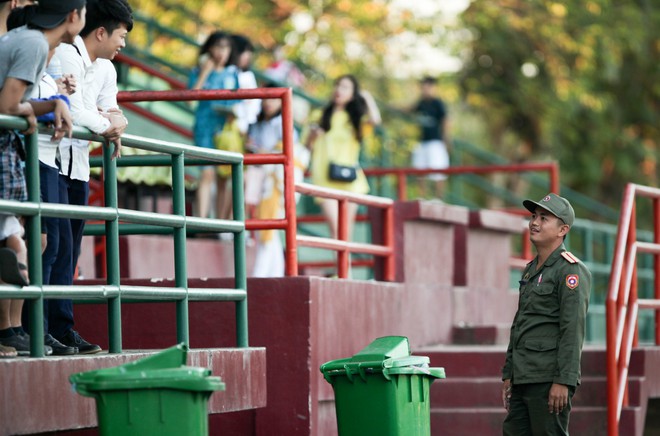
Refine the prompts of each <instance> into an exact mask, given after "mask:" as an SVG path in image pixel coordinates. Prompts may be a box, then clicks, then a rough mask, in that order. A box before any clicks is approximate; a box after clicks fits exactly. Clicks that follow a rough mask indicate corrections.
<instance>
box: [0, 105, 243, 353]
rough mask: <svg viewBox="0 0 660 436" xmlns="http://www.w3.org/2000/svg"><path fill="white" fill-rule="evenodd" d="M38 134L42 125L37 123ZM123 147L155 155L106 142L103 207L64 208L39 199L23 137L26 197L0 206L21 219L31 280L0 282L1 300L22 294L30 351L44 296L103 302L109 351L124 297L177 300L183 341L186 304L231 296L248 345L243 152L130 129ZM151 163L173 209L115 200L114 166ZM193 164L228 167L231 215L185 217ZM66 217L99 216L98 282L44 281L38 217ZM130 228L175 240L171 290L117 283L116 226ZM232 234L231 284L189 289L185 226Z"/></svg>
mask: <svg viewBox="0 0 660 436" xmlns="http://www.w3.org/2000/svg"><path fill="white" fill-rule="evenodd" d="M0 128H6V129H16V130H19V131H20V130H24V129H26V128H27V122H26V121H25V120H24V119H23V118H17V117H8V116H3V115H0ZM41 133H47V130H44V129H41ZM74 137H76V138H80V139H86V140H91V141H99V142H103V138H102V137H100V136H97V135H94V134H92V133H90V132H89V131H87V130H85V129H80V128H76V129H75V130H74ZM122 144H123V145H124V146H127V147H134V148H139V149H142V150H148V151H153V152H157V153H161V154H159V155H156V156H130V157H125V158H120V159H118V160H115V159H112V158H111V155H112V151H111V150H110V149H109V147H104V148H103V158H102V159H103V175H104V177H103V182H104V190H105V202H106V203H105V207H92V206H71V205H62V204H49V203H41V201H40V190H39V159H38V142H37V134H32V135H27V136H26V137H25V146H26V152H27V160H26V177H27V187H28V201H27V202H24V203H21V202H16V201H8V200H0V211H2V212H9V213H13V214H16V215H21V216H24V217H25V218H26V234H27V241H28V265H29V276H30V285H29V286H26V287H23V288H18V287H15V286H9V285H0V298H12V299H25V300H27V303H28V311H29V314H30V326H29V327H30V332H31V341H30V354H31V356H33V357H42V356H43V355H44V343H43V340H42V338H43V336H44V329H43V299H44V298H72V299H76V300H80V299H85V300H90V301H96V302H104V301H105V302H107V305H108V331H109V351H110V352H111V353H121V351H122V338H121V303H122V302H130V301H143V300H151V301H173V302H175V304H176V319H177V342H184V343H186V344H188V343H189V330H188V302H190V301H233V302H235V304H236V342H237V346H239V347H247V346H248V326H247V272H246V255H245V237H246V236H245V210H244V199H243V156H242V155H241V154H238V153H231V152H225V151H219V150H210V149H204V148H200V147H194V146H189V145H183V144H176V143H172V142H165V141H157V140H153V139H148V138H142V137H138V136H133V135H124V136H123V137H122ZM145 158H146V159H148V160H149V161H150V162H151V164H152V165H155V164H158V165H168V166H171V167H172V190H173V214H171V215H168V214H158V213H149V212H141V211H134V210H127V209H121V208H119V207H118V206H117V180H116V169H117V165H118V164H119V165H143V164H144V162H143V161H144V159H145ZM193 164H205V165H218V164H229V165H231V169H232V182H233V188H232V196H233V213H234V220H233V221H231V220H214V219H205V218H195V217H189V216H186V215H185V191H184V166H185V165H193ZM42 216H46V217H56V218H73V219H85V220H101V221H104V222H105V224H104V227H105V229H104V230H105V231H104V233H103V234H104V235H105V238H106V259H107V264H106V267H107V279H106V282H107V283H106V284H105V285H83V286H80V285H76V286H52V285H44V284H43V278H42V263H41V238H40V234H41V217H42ZM124 227H125V228H126V229H127V230H129V231H131V232H133V233H145V234H149V233H154V230H155V229H158V231H157V232H158V233H171V234H172V235H173V238H174V271H175V286H174V288H162V287H151V286H126V285H122V284H121V282H120V271H119V235H120V233H123V232H122V229H123V228H124ZM187 231H199V232H231V233H234V277H235V279H234V280H235V281H234V286H235V288H234V289H222V288H217V289H211V288H199V289H194V288H189V287H188V276H187V265H186V232H187Z"/></svg>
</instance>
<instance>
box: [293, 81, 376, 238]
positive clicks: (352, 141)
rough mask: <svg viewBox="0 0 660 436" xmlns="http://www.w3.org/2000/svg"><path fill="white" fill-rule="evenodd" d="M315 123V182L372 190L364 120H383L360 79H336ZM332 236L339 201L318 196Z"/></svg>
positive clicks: (351, 210)
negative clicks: (363, 159) (363, 152)
mask: <svg viewBox="0 0 660 436" xmlns="http://www.w3.org/2000/svg"><path fill="white" fill-rule="evenodd" d="M312 120H313V123H312V125H311V126H310V132H309V135H308V136H307V140H306V141H305V145H307V147H309V148H311V150H312V183H313V184H315V185H318V186H324V187H327V188H333V189H341V190H344V191H350V192H354V193H358V194H366V193H368V192H369V184H368V183H367V178H366V176H365V175H364V172H363V171H362V169H361V168H360V164H359V158H360V148H361V145H362V131H363V124H364V123H369V124H372V125H378V124H380V122H381V118H380V112H379V110H378V107H377V106H376V103H375V101H374V99H373V97H372V96H371V94H369V93H368V92H367V91H364V90H360V85H359V83H358V81H357V79H356V78H355V77H354V76H352V75H344V76H341V77H339V78H338V79H337V80H336V81H335V87H334V92H333V94H332V99H331V100H330V102H329V103H328V105H327V106H326V107H325V108H324V109H323V111H322V112H318V113H317V114H315V115H313V116H312ZM319 204H320V206H321V210H322V211H323V215H324V216H325V218H326V220H327V221H328V225H329V226H330V232H331V235H332V237H334V238H336V237H337V201H336V200H330V199H319ZM356 214H357V204H354V203H348V234H349V238H350V235H352V233H353V224H354V222H355V215H356Z"/></svg>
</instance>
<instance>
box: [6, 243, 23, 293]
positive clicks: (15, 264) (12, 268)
mask: <svg viewBox="0 0 660 436" xmlns="http://www.w3.org/2000/svg"><path fill="white" fill-rule="evenodd" d="M21 271H27V266H26V265H25V264H23V263H20V262H19V261H18V258H17V257H16V252H15V251H14V250H11V249H9V248H7V247H4V248H0V280H2V281H3V282H4V283H8V284H10V285H18V286H27V285H28V284H29V283H28V281H27V280H26V279H25V276H24V275H23V273H22V272H21Z"/></svg>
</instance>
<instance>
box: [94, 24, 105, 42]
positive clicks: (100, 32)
mask: <svg viewBox="0 0 660 436" xmlns="http://www.w3.org/2000/svg"><path fill="white" fill-rule="evenodd" d="M107 34H108V31H107V30H105V27H103V26H101V27H99V28H97V29H96V30H95V31H94V36H96V40H97V41H99V42H101V41H103V39H104V37H106V36H107Z"/></svg>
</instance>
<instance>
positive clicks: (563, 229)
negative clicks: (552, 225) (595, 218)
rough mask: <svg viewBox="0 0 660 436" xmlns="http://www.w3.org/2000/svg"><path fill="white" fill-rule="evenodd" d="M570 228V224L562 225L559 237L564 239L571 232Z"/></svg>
mask: <svg viewBox="0 0 660 436" xmlns="http://www.w3.org/2000/svg"><path fill="white" fill-rule="evenodd" d="M570 229H571V228H570V226H569V225H568V224H562V225H561V227H560V229H559V236H561V237H564V236H566V234H567V233H568V231H569V230H570Z"/></svg>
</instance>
